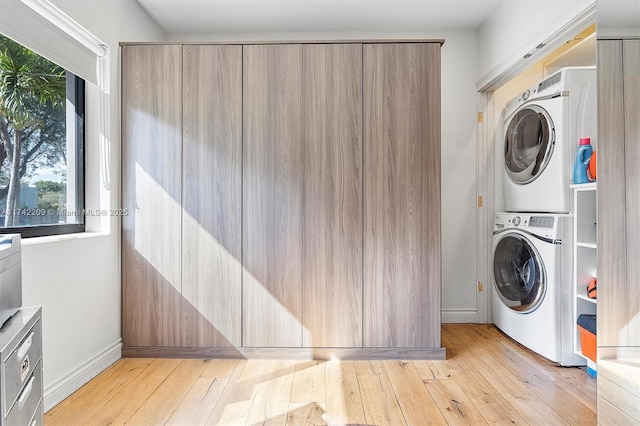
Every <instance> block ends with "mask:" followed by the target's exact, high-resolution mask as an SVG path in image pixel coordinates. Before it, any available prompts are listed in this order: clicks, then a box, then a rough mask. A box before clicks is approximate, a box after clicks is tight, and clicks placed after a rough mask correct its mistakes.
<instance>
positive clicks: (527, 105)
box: [504, 67, 597, 213]
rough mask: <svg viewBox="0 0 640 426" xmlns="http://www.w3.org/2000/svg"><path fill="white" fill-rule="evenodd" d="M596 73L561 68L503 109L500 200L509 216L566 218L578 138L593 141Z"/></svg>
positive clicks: (575, 68)
mask: <svg viewBox="0 0 640 426" xmlns="http://www.w3.org/2000/svg"><path fill="white" fill-rule="evenodd" d="M596 89H597V87H596V70H595V68H594V67H573V68H564V69H562V70H560V71H558V72H556V73H555V74H553V75H551V76H550V77H548V78H546V79H544V80H543V81H541V82H540V83H538V84H536V85H535V86H533V87H531V88H530V89H529V90H526V91H525V92H524V93H522V94H521V95H519V96H518V97H517V98H515V99H512V100H511V101H510V102H508V103H507V105H506V107H505V114H504V117H505V120H504V130H505V131H504V173H505V176H504V201H505V208H504V209H505V210H506V211H510V212H547V213H569V212H570V211H571V196H570V189H569V185H570V184H571V169H572V167H573V160H574V158H575V151H576V147H577V146H578V141H579V140H580V138H584V137H588V138H591V140H592V144H594V143H595V138H596V130H597V129H596V121H597V120H596V118H597V111H596Z"/></svg>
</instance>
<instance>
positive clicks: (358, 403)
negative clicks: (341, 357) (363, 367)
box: [326, 361, 366, 424]
mask: <svg viewBox="0 0 640 426" xmlns="http://www.w3.org/2000/svg"><path fill="white" fill-rule="evenodd" d="M326 375H327V382H326V389H327V396H326V398H327V417H326V421H327V423H328V424H365V423H366V420H365V416H364V410H363V407H362V399H361V397H360V388H359V386H358V377H357V375H356V369H355V365H354V362H353V361H329V362H327V363H326Z"/></svg>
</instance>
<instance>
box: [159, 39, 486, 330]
mask: <svg viewBox="0 0 640 426" xmlns="http://www.w3.org/2000/svg"><path fill="white" fill-rule="evenodd" d="M399 38H407V39H414V38H431V39H445V40H446V41H445V43H444V45H443V46H442V151H441V158H442V163H441V164H442V312H443V317H442V318H443V321H444V322H477V321H481V320H482V319H481V318H480V317H479V316H478V311H477V309H478V307H477V304H476V297H477V293H476V88H475V79H476V74H475V70H476V64H477V61H478V55H477V34H476V32H475V31H439V32H424V33H404V34H401V33H382V32H375V33H372V32H349V33H344V32H342V33H336V32H331V33H328V32H316V33H304V34H301V33H277V34H274V33H268V34H167V39H168V40H175V41H216V40H218V41H220V40H242V41H259V40H366V39H399Z"/></svg>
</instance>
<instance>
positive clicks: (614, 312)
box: [597, 40, 637, 346]
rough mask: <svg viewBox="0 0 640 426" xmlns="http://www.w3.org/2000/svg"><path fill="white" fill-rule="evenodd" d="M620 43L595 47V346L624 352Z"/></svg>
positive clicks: (601, 43)
mask: <svg viewBox="0 0 640 426" xmlns="http://www.w3.org/2000/svg"><path fill="white" fill-rule="evenodd" d="M624 89H625V88H624V74H623V69H622V41H621V40H599V41H598V157H597V161H598V194H597V196H598V281H599V283H600V285H599V286H598V287H599V288H598V293H599V297H598V315H599V317H600V318H607V320H606V321H598V333H597V335H598V346H624V345H626V344H627V343H628V338H627V336H628V335H627V333H626V332H624V333H621V331H622V330H623V329H625V327H626V324H627V322H628V318H627V312H626V309H621V307H622V306H626V305H627V301H628V299H629V298H628V294H627V289H626V285H625V283H626V282H627V272H626V266H627V264H626V259H627V250H626V246H627V226H626V214H625V209H624V206H625V193H626V188H625V169H626V168H625V167H624V164H625V146H624V145H625V135H624V128H625V109H624V108H625V106H624V99H625V93H624ZM636 120H637V119H636ZM626 172H627V173H628V170H627V171H626Z"/></svg>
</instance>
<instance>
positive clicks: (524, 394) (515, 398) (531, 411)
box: [458, 335, 568, 425]
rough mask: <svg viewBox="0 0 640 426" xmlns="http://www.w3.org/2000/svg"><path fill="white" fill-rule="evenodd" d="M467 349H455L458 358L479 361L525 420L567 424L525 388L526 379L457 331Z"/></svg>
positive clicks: (484, 370)
mask: <svg viewBox="0 0 640 426" xmlns="http://www.w3.org/2000/svg"><path fill="white" fill-rule="evenodd" d="M458 338H459V339H460V340H461V341H463V342H465V344H466V346H467V347H468V348H470V349H464V350H462V351H460V352H459V353H458V356H459V358H460V360H459V362H460V363H462V362H470V361H471V360H475V359H479V360H481V361H482V368H481V369H480V374H482V376H484V377H485V379H486V380H487V381H488V382H490V383H491V385H492V386H493V387H494V388H495V389H496V390H497V391H498V392H499V393H500V394H502V396H503V397H504V399H505V400H507V401H508V402H509V404H510V405H511V406H512V407H514V408H515V409H516V410H517V412H518V413H519V414H520V415H521V416H522V417H523V418H524V419H525V420H526V422H528V423H533V424H554V425H560V424H563V425H566V424H568V423H567V422H566V421H565V420H564V419H563V418H562V417H561V416H560V415H559V414H558V413H556V412H555V411H554V410H553V409H552V408H551V407H549V406H548V405H547V404H546V403H545V402H544V401H543V400H542V399H541V398H540V397H539V396H538V395H537V394H536V393H535V392H533V391H532V390H531V389H529V385H528V383H523V382H521V381H520V380H518V379H517V378H516V377H514V376H513V374H511V372H510V371H509V370H507V369H506V368H504V367H503V366H502V365H500V364H499V363H496V362H495V358H493V357H492V356H491V355H490V354H489V353H487V352H486V351H485V350H484V349H483V348H481V347H478V346H477V345H473V344H472V342H473V340H471V339H469V337H468V336H464V335H458Z"/></svg>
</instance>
